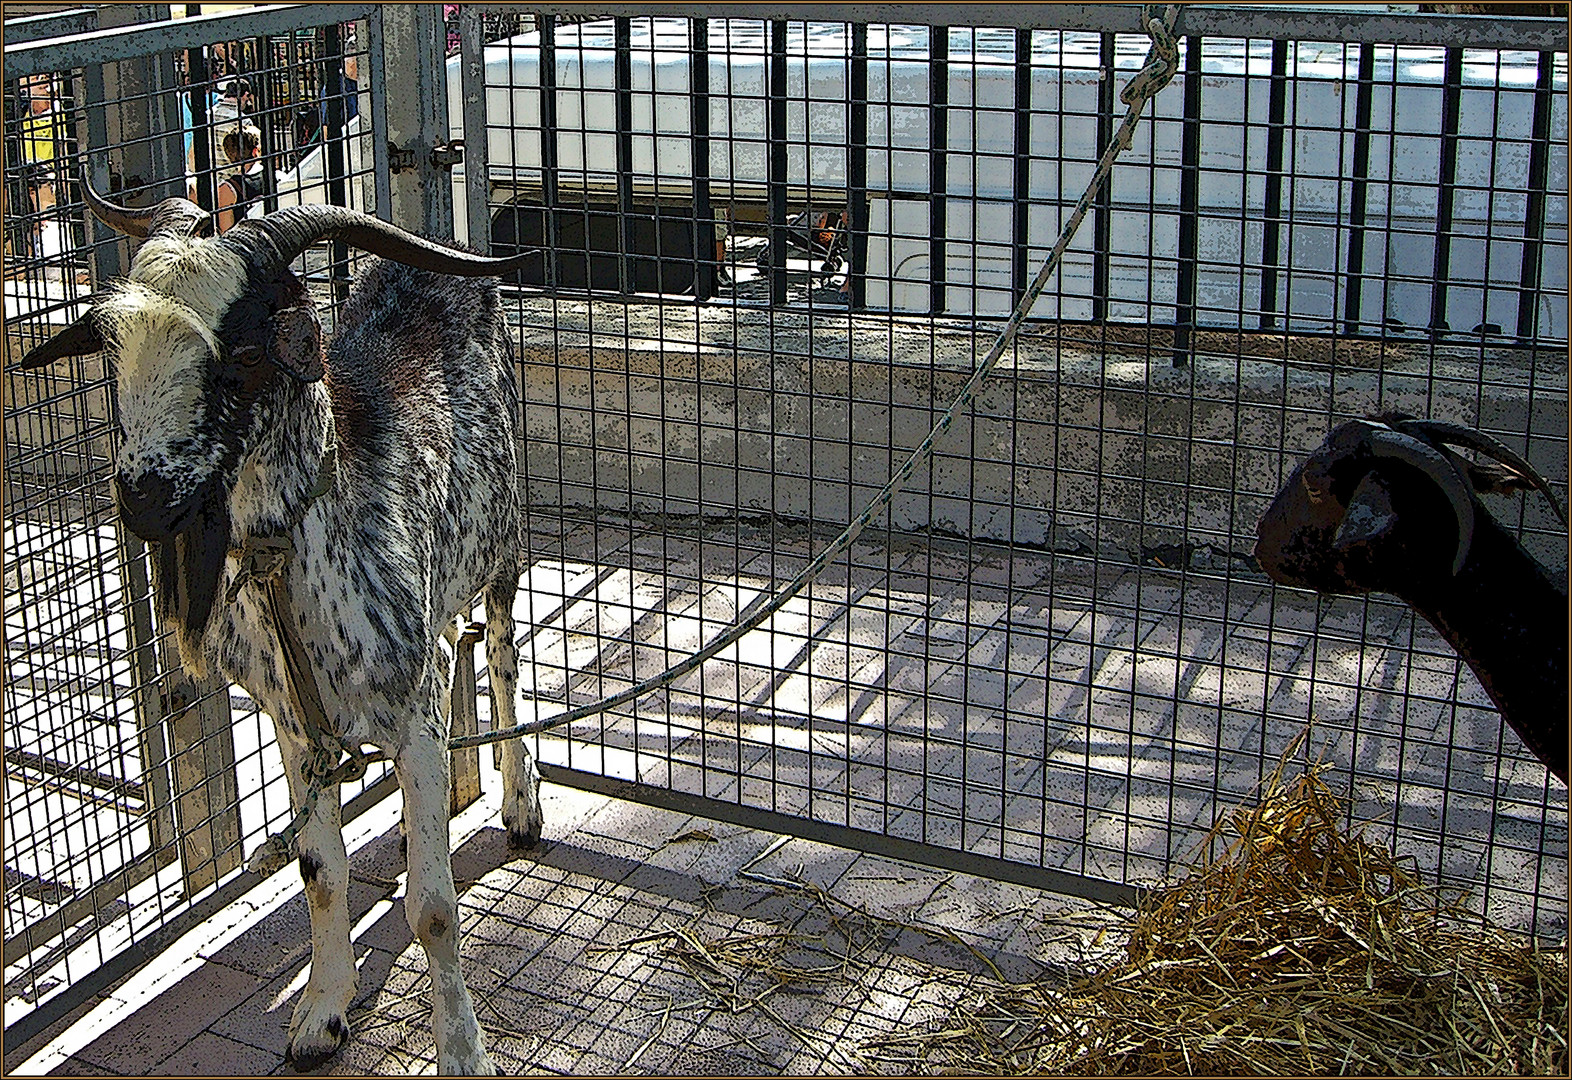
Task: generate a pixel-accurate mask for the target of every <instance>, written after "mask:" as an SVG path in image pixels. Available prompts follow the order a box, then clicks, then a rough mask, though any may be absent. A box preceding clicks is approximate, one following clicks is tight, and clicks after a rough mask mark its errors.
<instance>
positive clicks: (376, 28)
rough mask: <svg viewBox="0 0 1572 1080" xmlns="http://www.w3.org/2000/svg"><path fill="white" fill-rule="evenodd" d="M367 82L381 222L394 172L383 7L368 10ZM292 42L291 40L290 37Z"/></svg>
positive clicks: (389, 209)
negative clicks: (391, 159) (368, 69)
mask: <svg viewBox="0 0 1572 1080" xmlns="http://www.w3.org/2000/svg"><path fill="white" fill-rule="evenodd" d="M366 27H367V30H366V65H367V66H368V67H369V68H370V69H371V70H370V71H368V72H367V73H366V80H365V82H366V85H367V86H368V87H370V89H371V159H372V174H373V187H374V190H375V192H376V199H377V209H376V213H377V216H378V217H379V218H381V219H382V220H383V221H392V220H393V174H392V172H391V171H390V169H389V165H390V162H389V161H388V97H387V90H386V86H387V56H386V54H385V53H384V51H383V45H382V8H381V6H380V5H378V6H377V7H374V8H372V9H371V16H370V17H369V18H368V19H367V20H366ZM291 43H293V39H291Z"/></svg>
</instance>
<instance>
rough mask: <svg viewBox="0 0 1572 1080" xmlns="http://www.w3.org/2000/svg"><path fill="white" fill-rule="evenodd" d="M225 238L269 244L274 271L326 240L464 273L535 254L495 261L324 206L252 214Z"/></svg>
mask: <svg viewBox="0 0 1572 1080" xmlns="http://www.w3.org/2000/svg"><path fill="white" fill-rule="evenodd" d="M237 234H238V235H237ZM224 236H225V238H226V239H228V240H229V241H230V242H231V243H239V244H241V245H243V246H245V247H246V248H248V249H250V250H253V251H255V250H256V249H257V248H258V247H260V246H262V245H264V244H266V245H270V246H271V247H272V248H273V251H271V252H263V255H264V258H266V259H268V260H269V261H272V262H273V266H272V269H274V270H279V269H282V268H283V267H285V266H288V265H289V264H290V263H291V262H293V261H294V260H295V259H296V258H298V257H299V255H300V253H301V252H303V251H305V250H306V248H308V247H310V246H311V245H312V244H315V243H317V242H318V241H321V240H338V241H342V242H343V243H346V244H349V245H350V246H351V247H356V248H360V249H361V250H362V251H369V252H371V254H373V255H380V256H381V257H382V258H384V259H391V260H392V261H394V262H398V263H403V264H405V265H406V266H414V267H417V268H419V269H422V270H432V271H435V272H436V273H439V274H457V275H459V276H461V277H485V276H488V275H491V274H501V273H505V272H506V271H508V270H512V269H515V268H517V267H518V266H520V265H521V264H522V263H523V262H524V260H525V259H526V258H529V257H530V256H531V255H533V254H535V253H534V252H520V253H519V254H517V255H512V256H509V257H508V258H505V259H493V258H488V257H487V256H485V255H473V254H470V253H469V252H466V251H455V250H453V249H452V248H447V247H443V246H442V245H441V244H436V243H433V242H431V241H430V240H426V239H423V238H422V237H419V236H416V235H415V234H414V233H411V232H406V231H405V230H403V229H401V228H399V227H398V226H397V225H390V224H388V223H387V222H385V221H383V220H381V219H380V218H375V217H372V216H371V215H370V214H364V213H361V212H360V211H359V210H350V209H347V208H345V207H342V206H325V205H320V204H310V205H306V206H291V207H287V208H285V209H283V210H279V211H276V212H275V213H272V214H269V215H267V216H266V217H261V218H248V219H246V220H244V221H242V222H240V223H239V224H237V225H236V226H235V228H233V229H231V230H230V231H229V232H228V233H225V234H224Z"/></svg>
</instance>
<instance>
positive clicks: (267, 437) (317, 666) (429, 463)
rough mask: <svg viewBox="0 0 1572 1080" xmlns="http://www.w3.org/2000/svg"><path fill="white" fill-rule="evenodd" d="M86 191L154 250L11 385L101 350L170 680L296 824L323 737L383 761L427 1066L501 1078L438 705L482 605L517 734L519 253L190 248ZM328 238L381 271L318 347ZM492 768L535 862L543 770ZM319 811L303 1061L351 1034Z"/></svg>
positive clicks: (143, 253)
mask: <svg viewBox="0 0 1572 1080" xmlns="http://www.w3.org/2000/svg"><path fill="white" fill-rule="evenodd" d="M83 187H84V189H86V191H87V195H86V198H87V202H88V205H89V207H90V208H91V209H92V211H93V213H94V215H95V216H96V217H98V218H99V219H100V220H102V221H103V222H105V223H106V224H108V225H110V226H111V227H113V228H114V229H116V230H117V231H119V232H122V233H126V234H129V235H131V236H140V237H143V238H144V240H143V243H142V244H141V246H140V247H139V248H138V250H137V251H136V254H135V256H134V258H133V259H132V262H131V268H130V271H129V273H128V275H127V276H126V278H125V279H124V280H122V281H119V282H116V283H113V284H111V285H110V286H109V287H108V288H107V289H106V290H105V291H103V292H102V293H100V294H98V296H97V297H96V298H95V300H94V302H93V303H92V305H91V308H90V310H89V311H88V312H87V313H86V314H85V315H83V316H82V317H81V318H80V319H78V320H76V321H75V322H74V323H72V324H71V325H70V326H68V327H67V328H66V329H64V330H62V331H61V332H60V333H59V334H56V335H55V336H54V337H53V338H51V339H50V340H49V341H47V342H45V343H44V344H42V345H40V346H39V347H38V348H36V349H34V350H33V351H31V352H30V353H29V354H28V355H27V356H26V357H24V358H23V360H22V361H21V363H20V365H19V366H20V367H21V368H36V367H40V366H43V365H44V364H48V363H51V362H53V361H55V360H58V359H60V358H62V357H65V356H71V355H80V354H83V353H88V352H94V351H98V350H99V349H102V348H108V349H109V350H110V352H111V355H112V356H113V359H114V361H115V382H116V388H117V391H118V400H119V411H120V421H121V426H122V429H123V439H122V444H121V446H120V447H119V450H118V452H117V455H116V459H115V477H114V488H115V497H116V503H117V508H118V512H119V516H120V519H121V521H122V522H123V523H124V525H125V526H126V527H127V528H128V529H129V530H130V531H131V532H133V533H135V534H136V535H138V536H140V537H142V538H143V539H144V540H146V541H147V542H148V543H149V550H150V552H151V554H152V560H151V561H152V564H153V570H154V584H155V599H156V603H157V610H158V613H159V615H160V618H161V621H162V622H163V624H164V625H166V626H168V627H171V628H172V629H173V630H174V634H175V638H176V641H177V643H178V647H179V655H180V658H181V664H182V666H183V667H185V668H186V669H188V670H189V671H191V672H192V673H193V674H196V675H202V674H205V673H206V672H207V671H208V670H210V668H211V667H212V666H213V665H214V664H215V663H216V665H217V667H218V668H219V669H221V670H222V671H223V673H224V674H225V675H226V676H227V677H228V678H230V679H232V680H233V681H234V682H236V683H238V684H240V685H241V686H243V687H245V688H246V690H247V691H249V692H250V693H251V695H252V696H253V697H254V698H255V699H256V700H257V702H258V703H259V704H260V705H261V706H262V708H263V709H265V710H266V711H267V712H268V713H270V714H271V715H272V717H273V719H274V724H275V726H276V728H277V731H278V743H279V748H280V750H281V752H282V755H283V761H284V767H285V771H286V773H287V776H288V781H289V790H290V798H291V803H292V804H293V806H294V807H295V808H296V810H297V811H298V810H300V809H301V808H302V807H303V806H310V802H311V797H310V790H311V789H310V783H311V781H310V780H309V778H308V774H309V773H310V770H311V769H312V768H313V767H316V768H318V769H319V771H318V773H317V774H316V775H317V776H318V778H319V781H320V777H321V775H322V773H321V771H320V765H318V766H313V765H312V762H313V756H314V755H316V754H318V753H319V752H320V750H321V749H322V747H323V745H324V742H326V743H328V744H329V745H328V748H329V749H330V750H331V760H333V761H336V760H337V759H338V756H339V753H340V751H341V749H349V750H350V751H351V752H352V753H358V752H359V749H360V747H361V745H362V744H371V745H374V746H376V747H378V748H379V749H380V750H381V751H382V752H383V753H384V754H386V755H387V756H388V757H389V758H390V759H391V760H392V761H393V763H394V769H395V772H396V774H397V776H398V781H399V785H400V787H401V788H402V789H403V794H404V819H405V823H406V827H407V832H408V836H407V849H406V850H407V853H408V864H409V886H408V893H407V896H406V897H405V904H404V907H405V914H406V916H407V918H408V920H409V925H410V928H411V929H412V931H413V932H414V935H415V937H416V939H417V940H419V941H420V943H421V945H422V946H423V947H424V948H425V951H426V957H427V960H428V962H429V964H430V970H431V984H432V1023H433V1026H434V1029H435V1036H436V1046H437V1057H438V1061H437V1066H438V1069H439V1070H440V1071H441V1072H442V1073H465V1074H477V1073H493V1072H495V1071H496V1070H495V1068H494V1067H493V1065H492V1062H491V1059H490V1057H489V1055H488V1053H487V1051H486V1046H485V1041H484V1038H483V1036H482V1034H481V1031H480V1028H479V1025H478V1024H477V1022H476V1018H475V1010H474V1005H473V1003H472V1000H471V998H470V995H469V991H468V989H467V988H466V986H465V984H464V977H463V973H462V971H461V970H460V966H459V958H458V956H459V948H458V947H459V911H458V904H457V897H456V894H455V891H454V885H453V872H452V865H451V862H450V856H449V847H448V844H449V837H448V780H449V755H448V751H447V741H446V740H447V732H446V730H445V722H444V715H445V714H444V711H443V704H442V703H443V702H445V701H446V697H447V687H448V682H449V678H450V674H449V671H448V669H447V668H446V667H445V666H444V664H443V657H444V655H445V654H444V653H443V652H442V651H440V650H441V648H442V647H441V645H440V644H439V642H438V638H439V637H440V636H442V635H443V633H444V628H445V627H447V626H449V625H451V624H452V622H453V620H454V618H455V617H456V616H457V614H458V613H460V612H465V613H467V612H468V611H469V605H471V604H472V603H473V602H474V599H475V597H476V596H477V595H480V596H483V598H484V602H485V608H486V643H487V659H488V665H489V669H490V675H491V688H492V701H493V707H494V710H495V717H496V722H497V725H498V726H500V727H507V726H511V725H512V724H513V723H514V718H515V698H514V694H515V688H516V685H517V679H518V667H517V651H516V644H515V642H514V639H513V619H512V611H513V600H514V596H515V593H516V592H517V588H518V580H519V573H520V562H519V539H520V514H519V496H518V492H517V490H516V485H517V480H516V457H515V443H516V434H517V433H516V420H517V400H518V395H517V380H516V376H515V373H514V367H513V347H512V342H511V338H510V335H509V331H508V328H507V325H506V322H505V321H504V319H503V317H502V314H501V311H500V307H499V300H498V294H497V286H496V281H495V279H492V280H480V278H481V276H482V275H494V274H496V273H498V272H499V271H500V270H505V269H508V268H509V267H511V266H512V265H514V260H506V259H488V258H484V257H481V256H477V255H473V254H469V253H466V252H459V251H454V250H450V249H448V248H444V247H441V246H439V245H437V244H434V243H431V242H429V241H426V240H423V239H421V238H419V237H417V236H415V235H413V234H411V233H408V232H405V231H403V230H401V229H398V228H396V227H394V226H392V225H388V224H386V223H384V222H382V221H379V220H377V219H376V218H373V217H370V216H368V215H365V214H361V213H359V212H356V211H351V210H345V209H343V208H340V207H333V206H301V207H291V208H288V209H285V210H280V211H278V212H277V213H274V214H272V215H269V216H266V217H262V218H255V219H250V220H245V221H241V222H239V223H237V224H236V225H235V226H234V228H233V229H231V230H230V231H228V232H226V233H224V234H223V235H221V236H216V237H214V236H204V235H201V234H202V233H204V232H206V231H207V229H208V228H209V227H210V225H211V219H210V217H209V215H208V214H207V213H206V212H205V211H203V210H202V209H201V208H200V207H198V206H196V205H195V204H193V203H191V202H188V201H186V200H185V199H178V198H175V199H166V200H165V201H163V202H161V203H160V204H158V205H157V206H156V207H154V208H153V209H150V210H132V209H127V208H124V207H119V206H115V205H113V204H111V203H109V202H107V201H105V200H104V199H103V197H102V196H100V195H99V194H98V193H97V192H94V191H92V190H91V188H90V186H89V185H87V184H86V183H85V182H84V184H83ZM324 239H334V240H340V241H343V242H345V243H348V244H350V245H353V246H355V247H357V248H360V249H362V250H365V251H368V252H371V253H372V254H375V255H379V256H381V258H380V259H379V260H376V261H374V262H373V263H372V264H371V266H370V267H369V269H366V270H365V271H364V272H363V273H362V274H361V276H360V278H359V280H358V281H357V283H356V285H355V288H354V290H353V291H352V292H351V294H350V295H349V297H348V300H347V301H346V303H345V305H344V308H343V311H342V314H341V315H340V317H339V320H338V329H337V332H336V334H335V335H334V337H333V339H332V341H331V343H330V344H328V345H327V346H326V347H325V348H324V344H323V339H322V334H321V329H320V325H319V322H318V319H317V315H316V311H315V309H314V307H313V305H312V302H311V299H310V297H309V296H308V294H307V292H306V289H305V286H304V285H303V284H302V283H301V281H300V279H299V278H298V277H296V275H295V274H294V273H292V272H291V270H290V263H291V262H293V261H294V260H295V259H296V258H297V257H298V256H299V255H300V254H301V253H302V252H303V251H304V250H305V249H306V248H307V247H309V246H310V245H312V244H314V243H316V242H318V241H320V240H324ZM452 275H461V276H460V277H455V276H452ZM335 461H336V466H335V465H334V462H335ZM258 538H274V539H278V538H282V539H283V540H285V541H287V542H289V543H290V544H292V546H293V551H294V555H293V558H292V559H290V560H289V561H288V563H287V564H286V565H285V566H284V567H283V569H282V571H281V574H280V576H279V577H278V578H277V579H276V582H275V584H278V583H281V585H282V589H283V593H282V595H283V596H285V597H286V598H287V602H286V603H285V605H284V610H283V611H282V613H281V614H280V613H278V611H277V608H276V606H275V608H274V609H273V610H272V611H271V612H270V609H269V600H270V598H271V596H272V595H274V594H271V593H263V592H262V591H261V590H251V589H244V588H242V587H241V586H242V585H243V584H244V583H245V581H244V578H242V577H241V576H240V575H241V573H242V567H241V559H240V558H239V557H238V555H237V551H238V549H242V548H243V547H244V546H245V545H246V543H247V542H248V540H256V539H258ZM270 587H271V586H270ZM220 598H225V602H219V600H220ZM270 615H271V618H272V620H273V621H270ZM286 625H292V626H293V631H292V634H291V632H289V631H287V630H286ZM291 636H293V639H294V643H295V646H296V647H295V648H294V649H293V650H292V649H291V646H290V644H289V638H290V637H291ZM302 653H303V654H304V655H305V656H306V657H307V658H308V660H309V665H310V671H311V672H313V673H314V675H315V677H316V681H317V683H318V685H319V687H320V690H319V691H318V690H316V689H315V688H314V689H313V693H320V711H321V712H322V713H325V715H326V717H327V718H328V723H329V725H330V728H329V730H328V731H327V732H326V733H325V734H324V733H321V732H317V733H315V734H314V733H313V732H312V730H311V728H312V725H311V724H310V722H309V717H308V716H306V715H304V714H305V713H308V712H310V711H311V710H309V709H307V708H304V707H302V705H301V704H300V699H299V697H298V692H299V688H298V686H295V685H292V682H294V681H296V679H295V677H293V676H292V675H291V674H290V673H289V672H290V669H291V666H292V665H293V666H294V667H295V669H296V670H297V671H298V668H299V663H300V655H301V654H302ZM316 760H317V761H318V762H320V760H321V758H316ZM502 773H503V777H504V787H505V790H504V794H503V807H502V818H503V822H504V824H505V826H506V827H507V830H508V836H509V839H510V841H511V842H512V843H513V844H515V845H516V846H524V847H529V846H533V845H534V844H535V843H536V842H537V841H538V840H539V837H540V829H541V815H540V803H539V797H538V786H539V774H538V772H537V771H536V768H535V765H534V763H533V761H532V760H531V759H530V756H529V754H528V751H527V750H525V748H524V747H523V746H522V745H521V744H520V743H519V742H518V741H517V740H510V741H508V742H505V743H504V744H503V746H502ZM321 795H322V797H321V798H320V799H318V800H316V801H315V805H314V807H313V808H311V809H310V812H309V814H307V815H306V817H305V819H304V823H303V824H302V826H301V828H300V830H299V834H298V852H299V865H300V873H301V877H302V878H303V880H304V882H305V891H306V897H307V900H308V903H309V907H310V913H311V974H310V977H309V980H308V981H307V983H306V987H305V990H304V992H303V994H302V995H301V999H300V1001H299V1003H298V1004H297V1006H296V1008H295V1010H294V1014H293V1017H292V1019H291V1022H290V1030H289V1049H288V1055H289V1059H290V1060H291V1061H292V1062H293V1063H294V1064H295V1065H296V1066H297V1067H299V1068H310V1067H312V1066H315V1065H317V1064H320V1063H321V1062H323V1061H324V1060H326V1059H327V1058H329V1057H331V1056H332V1055H333V1054H335V1053H337V1051H338V1050H339V1049H340V1047H342V1046H343V1045H344V1043H345V1041H346V1040H347V1039H348V1035H349V1028H348V1025H347V1024H346V1022H345V1013H346V1010H347V1009H348V1008H349V1005H350V1002H351V999H352V998H353V996H354V993H355V982H356V977H355V962H354V956H353V954H352V952H351V948H350V923H349V909H348V904H347V889H348V885H349V865H348V861H347V858H346V855H345V848H344V840H343V836H342V832H341V821H340V805H339V798H338V784H337V783H331V784H330V785H329V786H328V787H326V788H324V789H323V790H322V791H321Z"/></svg>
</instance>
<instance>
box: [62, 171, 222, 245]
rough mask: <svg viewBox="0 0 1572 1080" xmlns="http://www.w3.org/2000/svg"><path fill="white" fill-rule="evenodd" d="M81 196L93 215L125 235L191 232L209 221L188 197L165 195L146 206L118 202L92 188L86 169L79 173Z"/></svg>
mask: <svg viewBox="0 0 1572 1080" xmlns="http://www.w3.org/2000/svg"><path fill="white" fill-rule="evenodd" d="M82 198H83V199H84V200H85V201H86V202H87V208H88V209H89V210H91V211H92V212H93V216H94V217H96V218H97V219H98V220H99V221H102V222H103V223H104V224H105V225H108V226H109V227H110V228H111V229H114V230H115V231H116V232H119V233H124V234H125V235H127V236H136V237H143V238H145V237H148V236H151V235H152V234H153V233H155V232H164V231H165V230H169V231H171V232H174V233H177V234H179V235H181V236H190V235H192V234H193V233H195V232H196V231H197V229H199V228H201V227H203V226H205V225H207V224H208V223H209V222H210V221H211V215H209V214H208V212H207V211H206V210H204V209H202V208H201V207H200V206H198V205H197V204H196V203H194V202H192V201H191V200H189V199H181V198H173V199H165V200H164V201H163V202H161V203H159V204H158V205H157V206H152V207H148V208H147V209H145V210H144V209H139V208H134V207H129V206H117V205H116V204H114V203H112V202H110V201H109V200H108V199H106V198H104V197H103V196H102V195H100V194H99V193H98V192H97V191H94V190H93V185H92V183H90V182H89V181H88V178H87V174H86V173H85V172H84V173H83V174H82Z"/></svg>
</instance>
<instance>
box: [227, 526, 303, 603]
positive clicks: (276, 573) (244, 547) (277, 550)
mask: <svg viewBox="0 0 1572 1080" xmlns="http://www.w3.org/2000/svg"><path fill="white" fill-rule="evenodd" d="M229 553H230V554H231V555H233V556H234V557H235V558H237V559H239V560H240V572H239V573H238V574H236V575H235V580H234V581H233V582H232V583H231V584H230V586H229V590H228V591H227V592H225V593H224V599H225V600H227V601H228V602H229V603H231V604H233V603H234V602H235V601H236V599H238V598H239V596H240V590H241V589H244V588H245V587H246V586H247V585H249V584H251V583H252V582H253V581H255V582H258V583H260V584H266V583H267V582H269V581H273V580H275V579H279V578H282V577H283V574H284V568H285V567H287V566H288V565H289V560H290V559H291V558H293V557H294V554H295V545H294V543H293V542H292V541H291V540H290V539H289V537H287V536H248V537H246V540H245V543H243V544H241V545H240V546H239V547H237V548H230V550H229Z"/></svg>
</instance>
